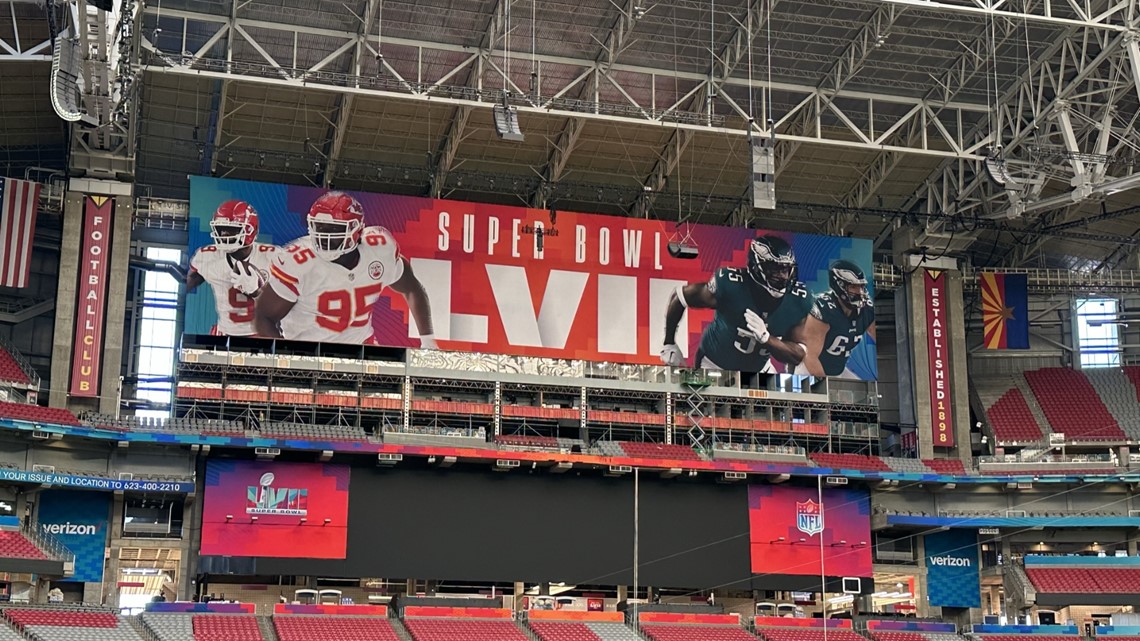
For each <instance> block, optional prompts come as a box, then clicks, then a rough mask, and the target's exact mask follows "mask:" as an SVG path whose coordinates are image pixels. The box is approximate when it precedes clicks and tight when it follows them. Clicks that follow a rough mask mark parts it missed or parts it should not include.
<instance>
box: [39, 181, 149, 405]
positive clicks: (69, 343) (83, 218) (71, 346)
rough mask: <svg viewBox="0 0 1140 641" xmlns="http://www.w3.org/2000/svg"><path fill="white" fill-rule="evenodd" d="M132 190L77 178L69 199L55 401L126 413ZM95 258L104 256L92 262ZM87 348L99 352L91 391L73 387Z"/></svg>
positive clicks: (55, 359) (53, 390) (52, 397)
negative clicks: (123, 386) (122, 384)
mask: <svg viewBox="0 0 1140 641" xmlns="http://www.w3.org/2000/svg"><path fill="white" fill-rule="evenodd" d="M132 191H133V190H132V186H131V185H130V184H129V183H122V182H115V181H107V180H92V179H85V178H78V179H74V178H73V179H72V180H71V183H70V185H69V190H68V192H67V194H66V196H65V198H64V206H63V214H64V215H63V238H62V244H61V247H60V269H59V281H58V286H57V294H56V307H55V332H54V336H53V339H52V369H51V375H52V376H51V390H50V392H49V396H48V400H49V403H50V404H51V405H52V406H53V407H67V408H69V409H72V410H73V411H77V412H78V411H83V410H96V411H99V412H102V413H107V414H118V412H119V372H120V370H121V366H122V359H123V329H124V326H125V323H126V298H127V280H128V278H127V267H128V265H129V263H130V251H131V218H132V216H133V213H134V202H133V199H132ZM92 196H93V197H94V198H89V197H92ZM93 203H106V210H105V211H104V210H96V208H95V207H94V204H93ZM108 215H109V216H110V217H111V220H109V221H107V220H102V219H101V218H99V219H98V223H100V224H98V225H96V224H95V222H96V220H97V218H96V217H98V216H108ZM107 236H109V238H107ZM85 252H86V254H85ZM92 259H94V260H96V261H102V262H99V263H97V265H96V266H95V267H93V268H92V262H91V261H92ZM85 268H91V269H88V271H86V272H85V271H84V270H85ZM81 296H82V297H83V300H80V297H81ZM99 314H102V317H101V318H97V317H98V315H99ZM81 331H86V332H87V334H86V342H85V343H82V344H77V340H76V339H77V338H78V339H80V340H82V339H84V338H85V336H84V335H83V334H81ZM84 348H86V349H89V350H90V351H88V352H84V351H83V350H84ZM84 353H86V354H89V355H97V357H98V359H97V363H94V364H93V365H91V370H89V371H90V376H89V377H85V378H89V380H88V382H87V383H86V388H87V389H88V390H89V392H84V391H81V390H78V389H73V387H75V386H73V383H74V382H75V381H74V379H75V378H76V377H75V374H74V372H73V363H74V362H75V360H76V358H78V357H81V356H82V355H83V354H84ZM81 366H82V364H81Z"/></svg>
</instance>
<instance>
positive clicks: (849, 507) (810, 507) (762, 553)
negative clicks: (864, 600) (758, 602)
mask: <svg viewBox="0 0 1140 641" xmlns="http://www.w3.org/2000/svg"><path fill="white" fill-rule="evenodd" d="M748 529H749V543H750V547H751V551H752V572H753V573H754V574H802V575H809V576H819V575H820V574H821V573H822V574H825V575H826V576H831V577H842V576H857V577H869V576H871V497H870V494H868V493H867V492H866V491H862V490H824V491H823V505H822V506H821V505H820V496H819V492H818V490H816V488H814V487H791V486H783V485H752V486H749V488H748ZM821 540H822V542H823V548H822V560H823V568H822V570H821V569H820V565H819V564H820V560H821V550H820V541H821Z"/></svg>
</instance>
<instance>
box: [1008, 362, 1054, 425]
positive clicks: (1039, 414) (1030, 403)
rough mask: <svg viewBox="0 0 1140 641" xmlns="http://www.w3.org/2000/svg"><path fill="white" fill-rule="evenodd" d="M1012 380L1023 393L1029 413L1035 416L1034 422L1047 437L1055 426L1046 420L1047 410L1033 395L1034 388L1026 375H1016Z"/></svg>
mask: <svg viewBox="0 0 1140 641" xmlns="http://www.w3.org/2000/svg"><path fill="white" fill-rule="evenodd" d="M1012 378H1013V384H1014V386H1015V387H1016V388H1017V389H1018V391H1020V392H1021V397H1022V399H1023V400H1024V401H1025V405H1026V407H1028V408H1029V413H1030V414H1032V415H1033V420H1034V421H1036V422H1037V426H1038V427H1040V428H1041V434H1042V436H1047V435H1048V434H1049V432H1052V431H1053V424H1052V423H1050V422H1049V419H1048V418H1046V416H1045V410H1043V409H1041V404H1040V403H1038V402H1037V397H1036V396H1034V395H1033V388H1031V387H1030V386H1029V381H1027V380H1025V375H1024V374H1014V375H1013V377H1012Z"/></svg>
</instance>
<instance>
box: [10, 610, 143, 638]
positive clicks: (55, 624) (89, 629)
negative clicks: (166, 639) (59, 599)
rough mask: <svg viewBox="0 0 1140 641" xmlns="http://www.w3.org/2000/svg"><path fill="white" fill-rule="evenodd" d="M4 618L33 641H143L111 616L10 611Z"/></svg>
mask: <svg viewBox="0 0 1140 641" xmlns="http://www.w3.org/2000/svg"><path fill="white" fill-rule="evenodd" d="M4 617H5V618H7V619H8V620H9V621H10V622H12V624H13V625H15V626H16V627H17V628H19V629H20V630H22V631H23V632H24V635H25V636H27V637H28V638H30V639H32V640H33V641H141V640H140V638H139V635H138V633H136V632H135V631H134V629H133V628H132V627H131V626H130V625H129V624H128V623H127V622H126V621H124V620H123V619H121V618H120V617H118V616H116V615H115V614H113V613H111V612H104V611H92V610H75V609H66V608H45V609H42V610H41V609H33V608H28V609H25V608H8V609H5V611H4Z"/></svg>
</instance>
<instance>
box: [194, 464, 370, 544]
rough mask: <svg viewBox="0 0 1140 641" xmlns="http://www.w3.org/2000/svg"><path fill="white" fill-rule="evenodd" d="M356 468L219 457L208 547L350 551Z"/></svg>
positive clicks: (206, 526) (211, 473) (205, 521)
mask: <svg viewBox="0 0 1140 641" xmlns="http://www.w3.org/2000/svg"><path fill="white" fill-rule="evenodd" d="M348 481H349V468H348V467H347V466H344V465H323V464H320V463H277V462H272V461H237V460H221V459H211V460H209V461H207V463H206V497H205V503H204V504H203V506H202V548H201V553H202V554H203V555H216V556H259V557H283V558H309V559H343V558H345V554H346V550H347V546H348Z"/></svg>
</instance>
